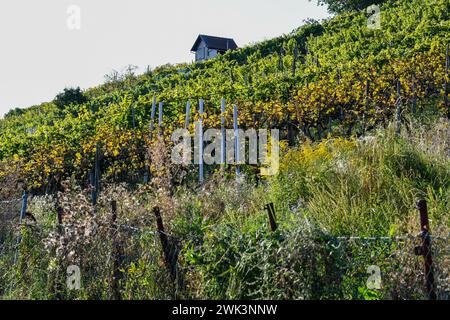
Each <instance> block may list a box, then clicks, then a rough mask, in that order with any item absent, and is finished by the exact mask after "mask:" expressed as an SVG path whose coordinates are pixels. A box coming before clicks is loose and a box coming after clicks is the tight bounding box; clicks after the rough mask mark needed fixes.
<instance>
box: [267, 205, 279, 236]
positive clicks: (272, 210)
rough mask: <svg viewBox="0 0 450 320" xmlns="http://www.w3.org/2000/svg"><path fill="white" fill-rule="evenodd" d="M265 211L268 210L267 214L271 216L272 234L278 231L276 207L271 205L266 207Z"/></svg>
mask: <svg viewBox="0 0 450 320" xmlns="http://www.w3.org/2000/svg"><path fill="white" fill-rule="evenodd" d="M265 209H266V210H267V213H268V215H269V223H270V229H271V230H272V232H275V231H277V228H278V226H277V222H276V214H275V207H274V205H273V203H269V204H268V205H266V206H265Z"/></svg>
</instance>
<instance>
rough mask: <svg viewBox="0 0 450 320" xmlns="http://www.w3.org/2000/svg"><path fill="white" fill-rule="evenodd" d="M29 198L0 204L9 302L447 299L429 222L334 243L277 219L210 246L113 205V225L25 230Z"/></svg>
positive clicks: (444, 260) (443, 247) (30, 226)
mask: <svg viewBox="0 0 450 320" xmlns="http://www.w3.org/2000/svg"><path fill="white" fill-rule="evenodd" d="M21 201H22V200H21V199H17V200H14V201H11V202H10V205H11V206H10V207H6V206H3V202H2V207H1V208H2V209H1V213H2V233H1V238H0V239H1V241H0V296H2V297H4V298H6V299H7V298H14V297H26V298H36V299H174V298H178V299H191V298H225V299H442V300H448V299H449V293H450V260H449V249H450V247H449V241H448V235H443V236H437V235H436V236H432V235H431V234H430V233H428V232H425V231H426V230H425V231H424V227H425V228H428V230H429V226H428V225H426V226H424V224H423V223H422V230H421V231H420V233H419V234H418V235H406V236H402V237H358V236H351V237H333V236H329V235H324V234H306V233H304V232H296V231H293V230H290V231H286V230H283V229H277V227H275V228H273V225H272V224H271V223H270V220H271V219H269V221H268V224H267V232H268V233H269V234H272V235H273V237H265V238H263V239H262V241H260V240H258V239H255V242H256V243H252V241H251V240H250V239H251V237H250V236H249V237H246V236H245V235H243V238H242V241H241V244H242V246H241V247H236V246H234V245H232V243H231V242H227V239H222V240H221V241H223V243H219V242H217V243H215V244H214V246H207V245H206V244H207V243H208V240H207V239H204V238H202V236H200V235H198V234H195V235H184V236H174V235H171V234H169V233H167V232H166V231H165V229H164V224H163V220H162V217H161V213H160V212H159V209H158V207H154V208H153V209H152V211H151V217H152V218H151V219H150V220H146V221H144V220H145V219H142V221H139V222H137V221H127V220H124V219H122V218H121V216H120V210H118V209H117V203H116V202H115V201H112V202H111V211H110V212H111V215H110V216H109V217H108V219H106V218H105V216H102V217H100V216H96V215H95V214H92V215H91V216H90V217H89V218H85V219H79V217H78V218H77V217H71V218H67V217H64V218H65V219H61V217H53V219H52V221H53V223H46V222H42V220H40V221H39V222H37V221H36V219H35V218H34V217H33V216H32V214H30V213H28V215H26V216H25V217H24V219H23V221H22V223H21V224H20V225H19V224H18V218H12V217H13V216H14V215H16V216H17V215H18V212H20V211H21V208H20V207H21ZM269 208H270V206H269ZM9 210H11V213H8V212H9ZM269 212H270V210H269ZM5 216H8V217H9V218H11V220H8V219H9V218H8V219H6V220H4V219H3V217H5ZM269 217H270V215H269ZM55 221H57V223H54V222H55ZM422 222H427V221H422ZM220 248H222V250H221V249H220ZM77 277H78V278H77Z"/></svg>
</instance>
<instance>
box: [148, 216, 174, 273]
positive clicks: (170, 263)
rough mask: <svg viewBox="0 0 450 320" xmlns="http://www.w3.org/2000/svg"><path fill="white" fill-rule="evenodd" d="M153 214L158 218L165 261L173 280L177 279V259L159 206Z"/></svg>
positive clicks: (157, 224) (157, 223)
mask: <svg viewBox="0 0 450 320" xmlns="http://www.w3.org/2000/svg"><path fill="white" fill-rule="evenodd" d="M153 214H154V215H155V218H156V227H157V229H158V234H159V240H160V241H161V246H162V251H163V255H164V262H165V264H166V267H167V270H168V271H169V273H170V276H171V277H172V280H175V279H176V277H177V272H176V260H175V259H174V255H172V254H171V253H172V252H171V251H172V250H171V245H170V242H169V238H168V236H167V234H166V231H165V230H164V224H163V220H162V217H161V211H160V209H159V207H155V208H153Z"/></svg>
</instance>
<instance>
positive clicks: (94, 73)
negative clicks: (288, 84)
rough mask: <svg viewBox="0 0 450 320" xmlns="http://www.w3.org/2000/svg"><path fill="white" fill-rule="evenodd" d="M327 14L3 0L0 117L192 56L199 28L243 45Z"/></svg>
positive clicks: (266, 7)
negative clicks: (69, 90) (134, 69)
mask: <svg viewBox="0 0 450 320" xmlns="http://www.w3.org/2000/svg"><path fill="white" fill-rule="evenodd" d="M71 5H75V6H77V7H79V8H80V10H81V11H80V17H81V20H80V26H81V29H80V30H70V29H69V27H68V19H69V16H70V13H68V8H69V7H70V6H71ZM326 17H328V14H327V12H326V8H325V7H318V6H317V5H316V1H315V0H313V1H312V2H309V1H308V0H164V1H162V0H159V1H153V0H2V1H1V2H0V116H1V115H3V114H4V113H6V112H7V111H8V110H9V109H11V108H13V107H21V108H22V107H29V106H31V105H36V104H39V103H41V102H45V101H51V100H52V99H53V98H54V97H55V95H56V94H57V93H58V92H60V91H62V89H63V88H65V87H70V86H80V87H81V88H82V89H86V88H89V87H92V86H96V85H99V84H100V83H102V82H104V75H105V74H107V73H109V72H110V71H111V70H113V69H116V70H121V69H123V68H124V67H125V66H127V65H129V64H133V65H136V66H138V67H140V68H141V69H140V71H141V72H142V71H143V70H144V69H145V67H146V66H148V65H150V66H151V67H155V66H158V65H161V64H165V63H178V62H190V61H192V60H193V58H194V57H193V55H192V54H191V53H190V49H191V47H192V45H193V43H194V41H195V39H196V37H197V35H198V34H200V33H201V34H207V35H215V36H225V37H230V38H234V39H235V41H236V42H237V44H238V46H244V45H247V44H250V43H252V42H257V41H261V40H264V39H270V38H272V37H275V36H279V35H281V34H285V33H289V32H290V31H292V30H293V29H295V28H296V27H298V26H300V25H301V24H302V21H303V20H304V19H307V18H315V19H322V18H326ZM69 21H70V22H74V21H76V20H69ZM75 23H76V22H75ZM72 25H73V24H72Z"/></svg>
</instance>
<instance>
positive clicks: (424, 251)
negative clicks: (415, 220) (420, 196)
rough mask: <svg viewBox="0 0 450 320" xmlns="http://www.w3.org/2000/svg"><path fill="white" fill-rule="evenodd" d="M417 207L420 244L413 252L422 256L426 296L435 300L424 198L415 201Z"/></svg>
mask: <svg viewBox="0 0 450 320" xmlns="http://www.w3.org/2000/svg"><path fill="white" fill-rule="evenodd" d="M417 209H418V210H419V212H420V234H419V236H420V238H421V239H422V246H420V247H416V248H415V254H416V255H420V256H423V257H424V263H425V265H424V272H425V279H426V280H425V284H426V289H427V294H428V298H429V299H430V300H436V299H437V296H436V291H435V285H434V271H433V256H432V251H431V237H430V224H429V219H428V208H427V202H426V201H425V200H419V201H418V202H417Z"/></svg>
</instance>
